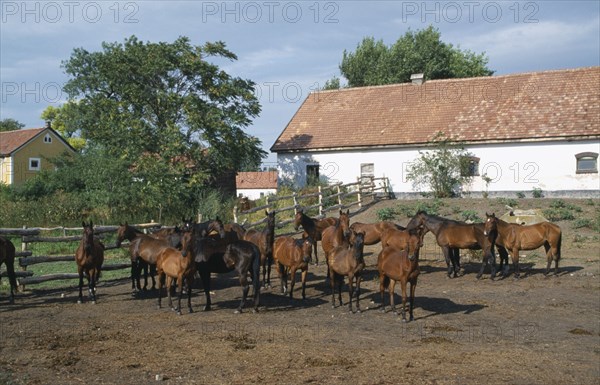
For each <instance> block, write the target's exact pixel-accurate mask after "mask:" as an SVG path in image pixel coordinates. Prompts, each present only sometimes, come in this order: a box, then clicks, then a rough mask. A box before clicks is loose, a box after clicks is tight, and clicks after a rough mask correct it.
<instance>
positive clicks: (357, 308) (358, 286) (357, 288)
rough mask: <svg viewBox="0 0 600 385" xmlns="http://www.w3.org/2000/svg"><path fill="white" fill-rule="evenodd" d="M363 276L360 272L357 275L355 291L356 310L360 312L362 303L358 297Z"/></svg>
mask: <svg viewBox="0 0 600 385" xmlns="http://www.w3.org/2000/svg"><path fill="white" fill-rule="evenodd" d="M361 279H362V277H361V275H360V274H359V275H358V276H357V277H356V290H355V291H354V296H355V297H356V312H357V313H360V303H359V302H358V298H359V297H360V281H361Z"/></svg>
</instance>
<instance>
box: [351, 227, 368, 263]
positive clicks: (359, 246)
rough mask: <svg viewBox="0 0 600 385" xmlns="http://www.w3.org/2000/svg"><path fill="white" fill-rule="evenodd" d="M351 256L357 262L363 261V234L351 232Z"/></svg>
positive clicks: (362, 232) (361, 232)
mask: <svg viewBox="0 0 600 385" xmlns="http://www.w3.org/2000/svg"><path fill="white" fill-rule="evenodd" d="M351 237H352V255H353V256H354V258H355V259H356V260H357V261H362V259H363V249H364V247H365V232H364V231H359V232H354V231H353V232H352V236H351Z"/></svg>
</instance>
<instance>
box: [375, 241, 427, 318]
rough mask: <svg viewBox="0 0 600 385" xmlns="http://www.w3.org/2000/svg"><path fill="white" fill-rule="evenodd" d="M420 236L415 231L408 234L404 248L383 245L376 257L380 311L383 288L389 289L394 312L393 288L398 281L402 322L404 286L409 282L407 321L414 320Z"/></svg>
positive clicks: (404, 307)
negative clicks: (400, 290)
mask: <svg viewBox="0 0 600 385" xmlns="http://www.w3.org/2000/svg"><path fill="white" fill-rule="evenodd" d="M420 242H421V240H420V238H419V236H418V235H416V234H415V233H412V234H410V239H409V241H408V247H407V248H406V249H397V248H395V247H385V248H384V249H383V250H381V252H380V253H379V256H378V257H377V270H379V292H380V294H381V311H383V312H385V289H386V288H387V289H388V290H389V294H390V305H391V308H392V311H393V312H394V314H396V315H397V314H398V312H397V311H396V305H395V303H394V289H395V287H396V282H400V287H401V289H402V310H401V312H402V322H406V297H407V295H406V286H407V283H410V296H409V310H408V313H409V321H412V320H414V316H413V309H414V304H415V289H416V287H417V278H418V277H419V273H420V271H419V258H418V254H419V252H418V248H419V247H420V246H419V245H420Z"/></svg>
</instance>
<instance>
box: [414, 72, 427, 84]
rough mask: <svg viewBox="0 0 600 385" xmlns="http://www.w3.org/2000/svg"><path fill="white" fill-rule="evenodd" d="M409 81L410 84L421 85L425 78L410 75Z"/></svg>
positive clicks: (421, 75)
mask: <svg viewBox="0 0 600 385" xmlns="http://www.w3.org/2000/svg"><path fill="white" fill-rule="evenodd" d="M410 81H411V82H412V84H417V85H420V84H423V82H424V81H425V77H424V76H423V74H412V75H410Z"/></svg>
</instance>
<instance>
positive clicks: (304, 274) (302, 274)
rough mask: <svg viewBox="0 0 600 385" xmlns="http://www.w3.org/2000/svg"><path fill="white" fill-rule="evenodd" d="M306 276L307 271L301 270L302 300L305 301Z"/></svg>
mask: <svg viewBox="0 0 600 385" xmlns="http://www.w3.org/2000/svg"><path fill="white" fill-rule="evenodd" d="M294 275H295V274H294ZM307 276H308V269H304V270H302V273H301V277H302V299H306V277H307Z"/></svg>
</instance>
